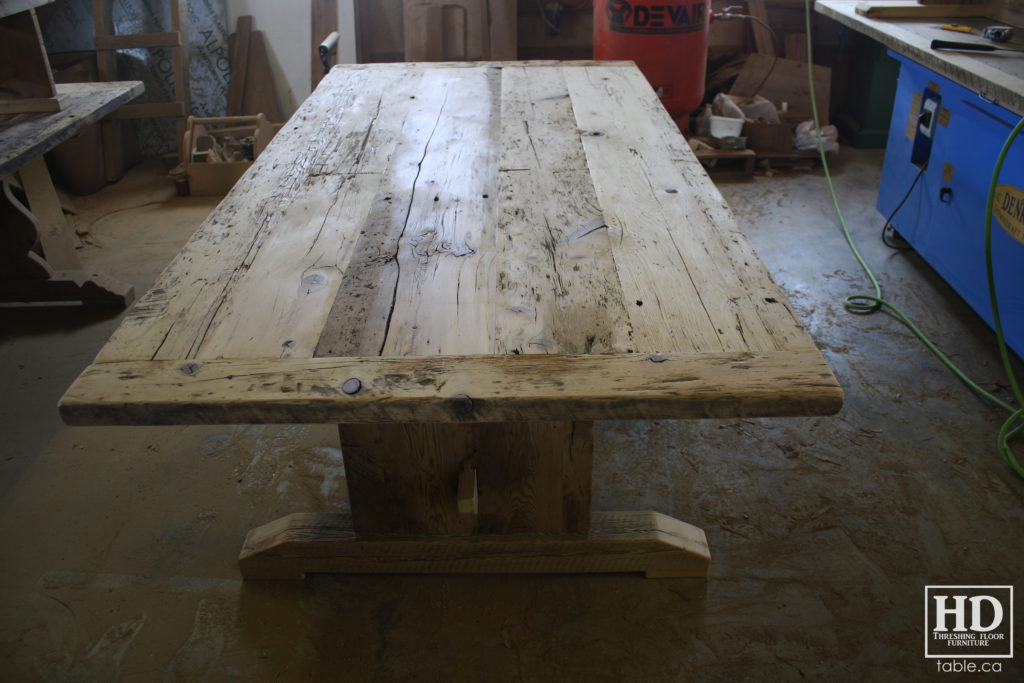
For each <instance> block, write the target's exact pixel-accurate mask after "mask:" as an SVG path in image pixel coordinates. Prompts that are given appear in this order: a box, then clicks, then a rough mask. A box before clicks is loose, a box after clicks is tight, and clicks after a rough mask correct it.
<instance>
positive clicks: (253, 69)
mask: <svg viewBox="0 0 1024 683" xmlns="http://www.w3.org/2000/svg"><path fill="white" fill-rule="evenodd" d="M242 113H243V114H263V115H264V116H266V117H267V120H268V121H270V122H272V123H276V122H279V121H281V120H282V119H283V117H282V116H281V106H280V105H279V104H278V101H277V90H276V88H275V87H274V74H273V73H272V72H271V70H270V57H269V56H268V55H267V43H266V40H265V39H264V36H263V31H254V32H253V34H252V37H251V38H250V43H249V68H248V70H247V72H246V82H245V97H244V99H243V103H242Z"/></svg>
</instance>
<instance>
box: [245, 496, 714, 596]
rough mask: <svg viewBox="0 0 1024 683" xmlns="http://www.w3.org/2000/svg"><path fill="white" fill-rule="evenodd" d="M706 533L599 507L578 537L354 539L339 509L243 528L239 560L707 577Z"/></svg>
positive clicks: (260, 566) (343, 568) (368, 569)
mask: <svg viewBox="0 0 1024 683" xmlns="http://www.w3.org/2000/svg"><path fill="white" fill-rule="evenodd" d="M710 564H711V557H710V554H709V552H708V545H707V538H706V536H705V535H704V532H703V531H702V530H700V529H698V528H697V527H694V526H691V525H689V524H686V523H685V522H680V521H678V520H675V519H672V518H671V517H666V516H665V515H661V514H658V513H657V512H601V513H595V514H594V520H593V526H592V527H591V529H590V532H589V533H588V534H587V535H586V536H585V537H583V538H580V537H573V536H569V537H566V536H559V535H541V534H522V535H517V534H511V535H481V536H466V537H457V538H447V537H433V538H418V539H401V540H398V539H396V540H389V539H386V538H368V539H367V538H360V537H358V536H356V535H355V533H354V532H353V530H352V526H351V522H350V520H349V519H348V518H347V517H345V516H344V515H331V514H311V513H304V514H293V515H289V516H287V517H283V518H281V519H279V520H276V521H274V522H271V523H269V524H266V525H264V526H262V527H259V528H257V529H253V530H252V531H250V532H249V536H248V537H247V538H246V541H245V545H244V546H243V548H242V552H241V554H240V555H239V559H238V565H239V568H240V569H241V571H242V576H243V577H245V578H246V579H247V580H267V579H289V580H297V579H302V578H303V577H305V576H306V575H307V574H315V573H374V574H379V573H404V574H410V573H432V574H482V573H488V574H490V573H501V574H538V573H542V574H552V573H572V574H585V573H594V572H603V573H607V572H617V573H644V574H645V575H646V576H647V577H649V578H683V577H704V576H707V573H708V569H709V567H710Z"/></svg>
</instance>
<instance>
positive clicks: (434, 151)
mask: <svg viewBox="0 0 1024 683" xmlns="http://www.w3.org/2000/svg"><path fill="white" fill-rule="evenodd" d="M842 400H843V394H842V390H841V389H840V387H839V385H838V384H837V382H836V380H835V378H834V377H833V375H832V373H831V371H830V370H829V368H828V366H827V365H826V363H825V361H824V359H823V358H822V356H821V354H820V353H819V351H818V350H817V348H816V347H815V345H814V343H813V341H812V340H811V339H810V337H809V336H808V335H807V333H806V332H805V331H804V329H803V328H802V327H801V325H800V323H799V322H798V321H797V319H796V317H795V316H794V313H793V310H792V308H791V306H790V305H789V303H788V302H787V301H786V298H785V296H784V295H783V294H782V292H781V291H780V290H779V288H778V286H776V284H775V283H774V282H773V281H772V278H771V276H770V275H769V274H768V272H767V271H766V270H765V267H764V265H763V264H762V263H761V261H760V259H759V258H758V256H757V254H756V253H755V252H754V251H753V250H752V249H751V247H750V244H749V243H748V242H747V240H746V238H745V237H744V236H743V234H742V233H741V232H740V230H739V229H738V227H737V224H736V221H735V219H734V218H733V216H732V215H731V213H730V211H729V209H728V207H727V206H726V205H725V202H724V201H723V199H722V196H721V195H720V194H719V192H718V190H717V189H716V188H715V187H714V185H713V184H712V183H711V182H710V180H709V179H708V178H707V176H706V174H705V172H704V170H703V169H702V167H701V165H700V163H699V162H698V161H697V160H696V158H695V157H694V155H693V153H692V152H691V151H690V148H689V146H688V145H687V144H686V141H685V140H684V139H683V137H682V135H681V134H680V132H679V130H678V128H677V127H676V126H675V124H674V123H673V122H672V119H671V118H670V117H669V115H668V114H667V113H666V111H665V110H664V108H663V107H662V106H661V104H660V103H659V101H658V98H657V95H656V94H655V92H654V91H653V90H652V89H651V87H650V85H649V84H648V83H647V81H646V80H645V79H644V77H643V76H642V75H641V73H640V72H639V70H637V68H636V67H635V66H634V65H632V63H621V62H575V63H558V62H551V63H547V62H542V63H537V62H528V63H517V62H505V63H433V64H377V65H353V66H338V67H335V68H334V69H333V70H332V71H331V72H330V74H329V75H328V76H326V77H325V78H324V80H323V81H322V82H321V84H320V85H319V87H318V88H317V89H316V91H315V92H314V93H313V94H312V95H311V96H310V98H309V99H308V100H307V101H306V102H305V103H304V104H303V105H302V106H301V108H300V109H299V110H298V112H296V114H295V115H294V116H293V117H292V118H291V120H290V121H289V122H288V124H287V125H286V126H285V127H284V129H282V130H281V132H280V133H278V135H277V136H276V137H275V138H274V140H273V142H272V143H271V144H270V145H269V146H268V148H267V149H266V150H265V151H264V153H263V154H262V155H260V157H259V159H257V161H256V162H255V163H254V164H253V166H252V168H251V169H250V170H249V171H248V172H247V173H246V174H245V175H244V176H243V177H242V179H241V180H240V181H239V183H238V184H237V185H236V186H235V187H234V189H232V191H231V192H230V193H229V194H228V195H227V196H226V197H225V198H224V200H223V202H222V203H221V204H220V205H219V206H218V207H217V209H216V210H215V211H214V212H213V213H212V214H211V215H210V217H209V218H208V219H207V220H206V221H205V223H204V224H203V225H202V226H201V227H200V228H199V230H198V231H197V232H196V233H195V235H194V236H193V237H192V238H191V239H190V240H189V242H188V243H187V244H186V245H185V247H184V248H183V249H182V251H181V253H180V255H179V256H178V257H177V259H176V260H174V261H173V262H172V263H171V264H170V265H169V266H168V268H167V269H166V270H165V271H164V273H163V274H162V275H161V276H160V278H159V279H158V281H157V282H156V284H155V285H154V287H153V288H152V289H151V290H150V291H149V292H147V293H146V294H145V295H144V296H143V297H142V298H141V299H140V300H139V301H138V302H137V303H136V304H135V306H134V307H133V308H132V309H131V310H130V311H128V313H127V314H126V316H125V318H124V320H123V322H122V324H121V326H120V327H119V328H118V330H117V331H116V332H115V333H114V335H113V336H112V337H111V339H110V341H109V342H108V343H107V344H106V345H105V346H104V347H103V349H102V350H100V352H99V354H98V355H97V357H96V359H95V361H94V362H93V363H92V365H90V366H89V367H88V368H87V369H86V370H85V371H84V372H83V373H82V374H81V376H80V377H79V378H78V379H77V380H76V381H75V383H74V384H73V385H72V386H71V387H70V388H69V389H68V391H67V392H66V394H65V395H64V397H63V398H62V399H61V401H60V411H61V415H62V416H63V418H64V420H65V421H66V422H67V423H68V424H71V425H99V424H104V425H117V424H126V425H159V424H215V423H261V424H263V423H299V422H301V423H327V424H338V425H340V428H339V431H340V440H341V448H342V453H343V457H344V463H345V476H346V482H347V486H348V494H349V501H350V504H351V515H348V514H342V513H340V512H330V511H303V512H296V513H295V514H293V515H289V516H287V517H284V518H282V519H279V520H276V521H269V522H268V523H267V524H266V525H264V526H262V527H259V528H256V529H253V530H252V531H251V532H250V533H249V536H248V538H247V539H246V541H245V544H244V546H243V550H242V553H241V556H240V560H239V563H240V567H241V571H242V574H243V576H245V577H246V578H250V579H266V578H292V579H294V578H300V577H302V576H303V575H304V574H306V573H309V572H472V573H479V572H643V573H644V574H646V575H647V576H651V577H657V576H704V575H705V574H706V573H707V570H708V563H709V561H710V555H709V551H708V547H707V541H706V537H705V535H704V532H703V531H702V530H700V529H699V528H697V527H695V526H692V525H690V524H687V523H685V522H682V521H679V520H675V519H672V518H670V517H668V516H665V515H662V514H659V513H657V512H653V511H639V512H633V511H626V512H605V511H596V512H591V466H592V457H593V452H594V443H593V422H594V420H605V419H681V418H735V417H742V416H793V415H814V414H830V413H834V412H836V411H837V410H839V408H840V407H841V405H842ZM722 457H729V454H727V453H723V454H722ZM765 513H766V514H768V513H769V511H765Z"/></svg>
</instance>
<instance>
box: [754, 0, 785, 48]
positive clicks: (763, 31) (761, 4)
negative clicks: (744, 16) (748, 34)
mask: <svg viewBox="0 0 1024 683" xmlns="http://www.w3.org/2000/svg"><path fill="white" fill-rule="evenodd" d="M747 12H748V13H749V14H750V16H752V17H754V18H755V19H760V20H761V21H763V22H764V23H765V24H768V26H771V24H770V23H769V21H768V9H767V7H765V0H747ZM750 29H751V30H752V31H753V32H754V45H755V47H756V48H757V51H758V52H759V53H760V54H763V55H770V56H772V57H774V56H776V55H777V54H778V52H777V51H776V49H775V38H774V36H773V35H772V32H771V31H769V30H768V29H767V28H766V27H765V26H764V25H763V24H761V22H759V21H752V22H750Z"/></svg>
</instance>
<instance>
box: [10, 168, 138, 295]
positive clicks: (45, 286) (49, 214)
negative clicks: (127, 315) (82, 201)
mask: <svg viewBox="0 0 1024 683" xmlns="http://www.w3.org/2000/svg"><path fill="white" fill-rule="evenodd" d="M18 174H19V175H20V176H21V184H22V186H23V188H24V190H25V195H26V197H27V199H28V203H29V206H28V207H25V206H24V205H23V204H22V203H21V202H20V201H18V199H17V198H16V197H15V196H14V195H13V194H12V193H11V188H10V184H9V182H8V181H7V179H6V178H5V179H3V181H2V184H3V196H2V197H0V217H3V218H4V221H3V225H0V252H2V253H0V263H2V264H5V267H4V268H3V269H2V272H0V301H2V302H8V301H12V302H13V301H16V302H32V301H81V302H82V304H83V305H84V306H86V307H90V308H125V307H127V306H128V305H129V304H131V302H132V301H133V300H134V299H135V288H134V287H133V286H132V285H130V284H128V283H126V282H121V281H120V280H115V279H114V278H112V277H108V276H106V275H103V274H101V273H94V272H91V271H87V270H83V269H82V267H81V265H80V263H79V260H78V254H77V253H76V252H75V248H74V241H73V239H72V235H71V229H70V227H69V226H68V224H67V221H66V220H65V218H64V212H63V210H62V209H61V205H60V199H59V198H58V197H57V191H56V190H55V189H54V187H53V181H52V180H51V179H50V172H49V171H48V170H47V167H46V161H45V160H44V159H43V157H38V158H36V159H33V160H32V161H30V162H29V163H27V164H26V165H25V166H23V167H22V169H21V170H20V171H19V172H18ZM37 242H38V244H39V245H40V247H41V248H42V252H43V255H42V257H39V255H37V254H36V253H35V252H33V251H32V250H33V249H34V248H35V245H36V243H37Z"/></svg>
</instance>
